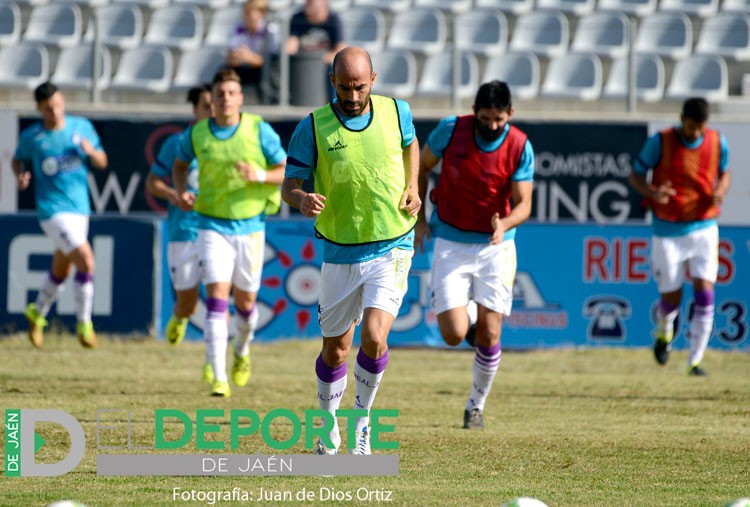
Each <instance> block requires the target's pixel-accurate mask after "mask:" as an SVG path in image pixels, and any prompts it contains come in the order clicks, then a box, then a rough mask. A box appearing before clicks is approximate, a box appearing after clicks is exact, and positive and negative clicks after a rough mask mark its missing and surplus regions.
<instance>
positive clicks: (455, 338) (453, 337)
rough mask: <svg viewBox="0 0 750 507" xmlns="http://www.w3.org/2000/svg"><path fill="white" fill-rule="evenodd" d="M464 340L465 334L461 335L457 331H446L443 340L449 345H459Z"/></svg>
mask: <svg viewBox="0 0 750 507" xmlns="http://www.w3.org/2000/svg"><path fill="white" fill-rule="evenodd" d="M463 340H464V337H463V336H460V335H458V334H455V333H450V332H448V333H444V334H443V341H444V342H445V344H446V345H448V346H449V347H457V346H459V345H461V342H462V341H463Z"/></svg>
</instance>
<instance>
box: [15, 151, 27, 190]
mask: <svg viewBox="0 0 750 507" xmlns="http://www.w3.org/2000/svg"><path fill="white" fill-rule="evenodd" d="M11 168H12V169H13V174H15V175H16V181H17V182H18V190H20V191H24V190H26V189H27V188H29V183H31V172H29V171H27V170H25V169H24V167H23V163H22V162H21V161H20V160H16V159H15V158H14V159H13V162H12V163H11Z"/></svg>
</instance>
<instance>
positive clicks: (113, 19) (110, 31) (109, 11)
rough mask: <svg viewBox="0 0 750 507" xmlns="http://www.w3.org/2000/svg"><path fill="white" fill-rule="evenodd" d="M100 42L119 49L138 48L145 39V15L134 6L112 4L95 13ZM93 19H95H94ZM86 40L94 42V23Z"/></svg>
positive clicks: (87, 32) (88, 31)
mask: <svg viewBox="0 0 750 507" xmlns="http://www.w3.org/2000/svg"><path fill="white" fill-rule="evenodd" d="M95 16H96V20H97V27H98V29H99V31H100V33H99V40H100V41H101V42H102V43H103V44H106V45H108V46H112V47H115V48H118V49H131V48H137V47H138V46H139V45H140V44H141V40H142V39H143V13H142V12H141V8H140V7H138V6H137V5H134V4H112V5H106V6H104V7H100V8H98V9H97V10H96V12H95ZM92 19H93V18H92ZM84 40H85V41H87V42H91V41H93V40H94V23H93V22H89V27H88V30H86V36H85V37H84Z"/></svg>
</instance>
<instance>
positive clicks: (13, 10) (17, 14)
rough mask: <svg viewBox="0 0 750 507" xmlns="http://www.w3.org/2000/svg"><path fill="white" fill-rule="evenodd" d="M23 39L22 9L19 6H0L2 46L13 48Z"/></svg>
mask: <svg viewBox="0 0 750 507" xmlns="http://www.w3.org/2000/svg"><path fill="white" fill-rule="evenodd" d="M20 38H21V9H19V8H18V5H17V4H14V3H7V4H2V5H0V46H12V45H13V44H16V43H17V42H18V40H19V39H20Z"/></svg>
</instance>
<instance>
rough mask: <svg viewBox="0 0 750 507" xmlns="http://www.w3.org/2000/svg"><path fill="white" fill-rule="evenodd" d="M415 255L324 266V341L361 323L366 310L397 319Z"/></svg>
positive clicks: (395, 253) (320, 311)
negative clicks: (412, 258) (382, 313)
mask: <svg viewBox="0 0 750 507" xmlns="http://www.w3.org/2000/svg"><path fill="white" fill-rule="evenodd" d="M411 256H412V252H410V251H407V250H401V249H399V248H394V249H393V250H391V251H390V252H388V253H387V254H385V255H382V256H380V257H378V258H376V259H371V260H369V261H366V262H360V263H357V264H331V263H326V262H324V263H323V266H322V268H321V272H320V277H321V287H320V298H319V301H318V302H319V304H318V323H319V324H320V331H321V334H322V335H323V336H324V337H333V336H341V335H342V334H344V333H346V331H348V330H349V328H350V327H351V325H352V322H356V323H357V324H359V322H361V321H362V315H363V314H364V311H365V308H377V309H379V310H383V311H386V312H388V313H390V314H391V315H393V316H394V317H396V316H398V311H399V308H401V302H402V301H403V300H404V295H405V294H406V289H407V279H408V277H409V268H410V267H411Z"/></svg>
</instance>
